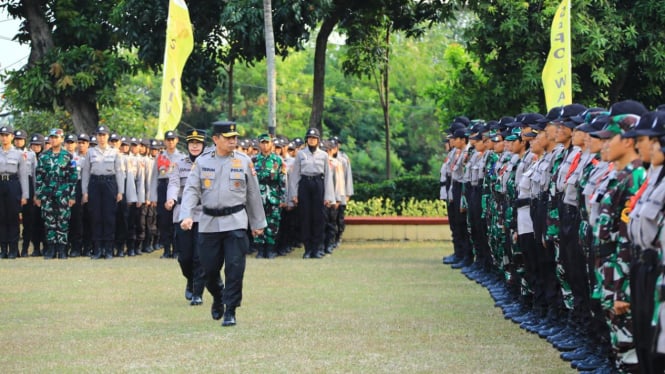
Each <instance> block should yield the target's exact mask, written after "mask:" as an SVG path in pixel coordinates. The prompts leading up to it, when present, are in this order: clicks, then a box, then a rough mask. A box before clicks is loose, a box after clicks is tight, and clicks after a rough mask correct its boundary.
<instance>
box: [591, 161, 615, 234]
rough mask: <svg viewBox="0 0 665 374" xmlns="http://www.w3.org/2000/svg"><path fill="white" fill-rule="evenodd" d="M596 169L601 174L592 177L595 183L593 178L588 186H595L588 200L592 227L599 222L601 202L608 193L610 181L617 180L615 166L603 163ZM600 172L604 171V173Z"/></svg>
mask: <svg viewBox="0 0 665 374" xmlns="http://www.w3.org/2000/svg"><path fill="white" fill-rule="evenodd" d="M596 168H598V169H599V173H598V174H597V175H592V177H595V179H594V180H593V183H592V182H591V178H589V184H587V187H589V186H590V185H593V186H592V187H591V192H590V195H589V199H588V201H589V207H588V212H589V224H591V225H595V224H596V221H597V220H598V216H599V215H600V201H601V200H602V199H603V195H605V192H607V187H608V185H609V183H610V181H612V180H613V179H616V176H615V174H616V171H614V169H613V164H611V163H609V162H602V163H599V164H598V165H597V166H596ZM594 171H595V170H594ZM600 171H602V173H601V172H600ZM592 174H593V173H592ZM585 190H586V189H585ZM585 192H586V191H585Z"/></svg>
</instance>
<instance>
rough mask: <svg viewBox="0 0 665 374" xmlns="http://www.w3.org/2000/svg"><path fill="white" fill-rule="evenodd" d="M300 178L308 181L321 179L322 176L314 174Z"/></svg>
mask: <svg viewBox="0 0 665 374" xmlns="http://www.w3.org/2000/svg"><path fill="white" fill-rule="evenodd" d="M300 178H302V179H307V180H309V181H313V180H317V179H323V174H314V175H301V176H300Z"/></svg>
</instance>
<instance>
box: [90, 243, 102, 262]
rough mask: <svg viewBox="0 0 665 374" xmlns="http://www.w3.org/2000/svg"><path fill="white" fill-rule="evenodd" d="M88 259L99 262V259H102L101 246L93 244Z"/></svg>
mask: <svg viewBox="0 0 665 374" xmlns="http://www.w3.org/2000/svg"><path fill="white" fill-rule="evenodd" d="M90 258H91V259H93V260H99V259H100V258H102V247H101V244H95V247H94V248H93V250H92V256H90Z"/></svg>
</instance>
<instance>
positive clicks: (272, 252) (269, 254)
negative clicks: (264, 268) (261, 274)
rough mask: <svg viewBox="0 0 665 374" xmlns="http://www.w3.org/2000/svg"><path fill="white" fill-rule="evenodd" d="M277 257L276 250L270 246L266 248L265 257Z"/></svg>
mask: <svg viewBox="0 0 665 374" xmlns="http://www.w3.org/2000/svg"><path fill="white" fill-rule="evenodd" d="M276 257H277V252H275V250H274V249H273V248H272V247H268V248H267V249H266V258H268V259H273V258H276Z"/></svg>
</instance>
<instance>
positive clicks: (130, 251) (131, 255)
mask: <svg viewBox="0 0 665 374" xmlns="http://www.w3.org/2000/svg"><path fill="white" fill-rule="evenodd" d="M127 256H129V257H134V256H136V252H134V250H133V249H130V250H129V251H127Z"/></svg>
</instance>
